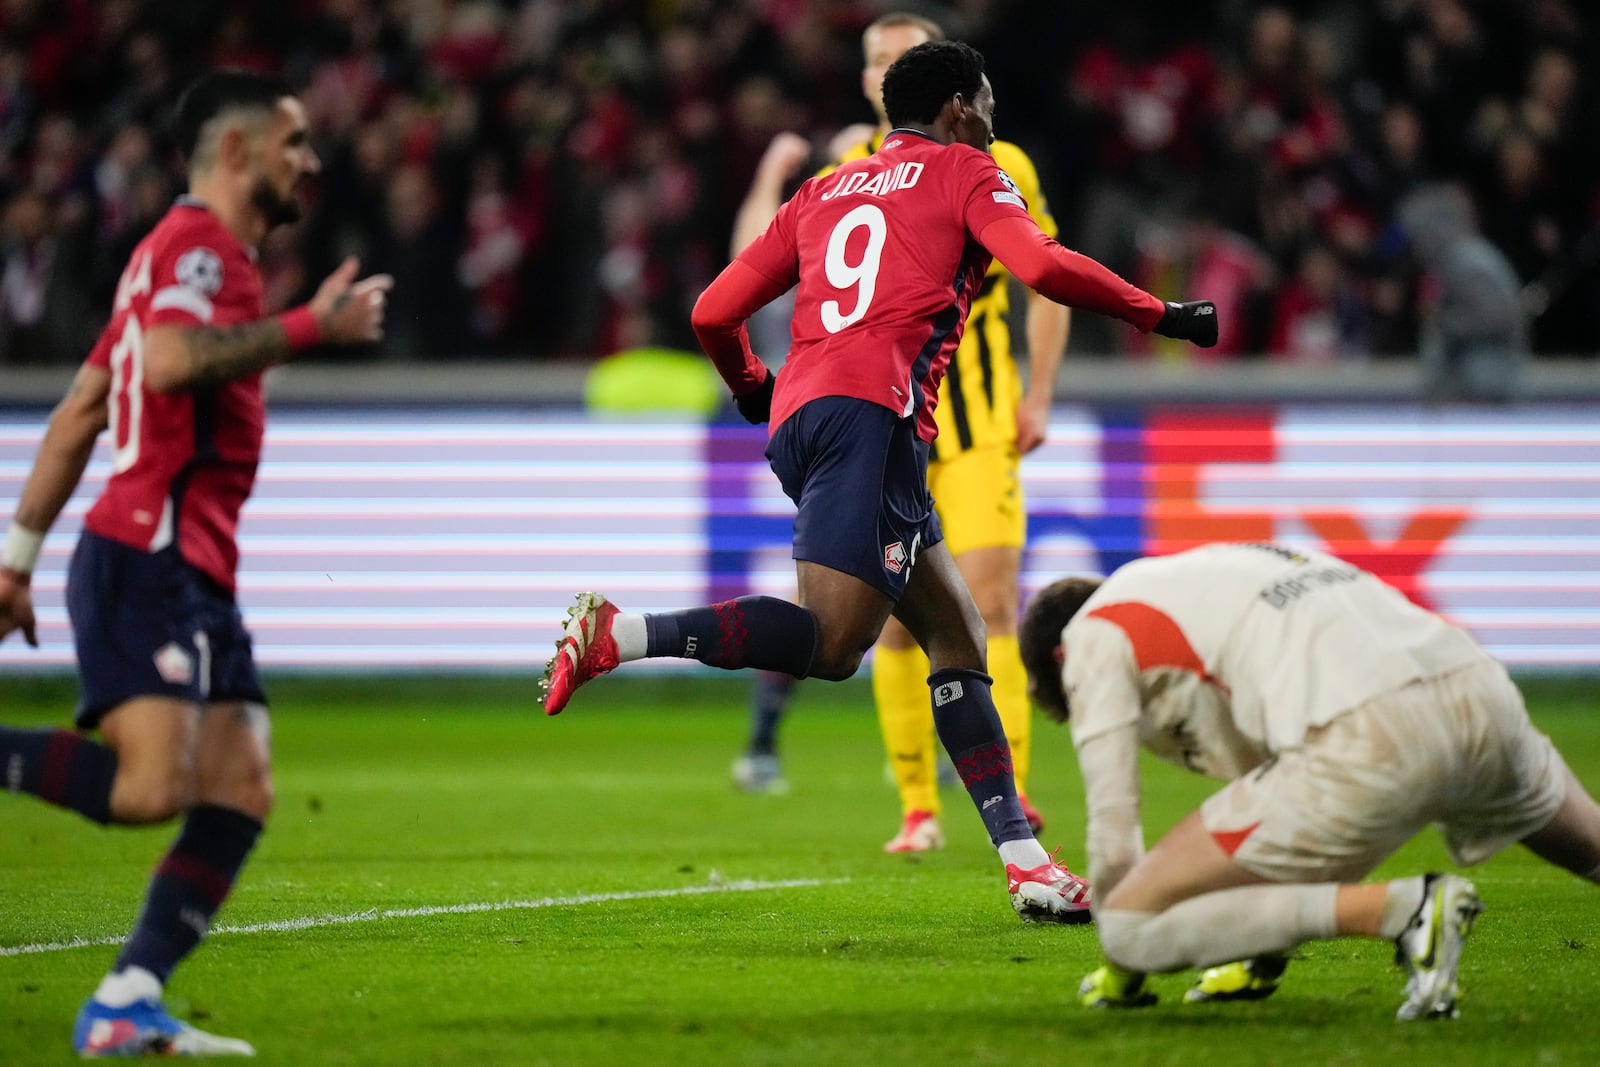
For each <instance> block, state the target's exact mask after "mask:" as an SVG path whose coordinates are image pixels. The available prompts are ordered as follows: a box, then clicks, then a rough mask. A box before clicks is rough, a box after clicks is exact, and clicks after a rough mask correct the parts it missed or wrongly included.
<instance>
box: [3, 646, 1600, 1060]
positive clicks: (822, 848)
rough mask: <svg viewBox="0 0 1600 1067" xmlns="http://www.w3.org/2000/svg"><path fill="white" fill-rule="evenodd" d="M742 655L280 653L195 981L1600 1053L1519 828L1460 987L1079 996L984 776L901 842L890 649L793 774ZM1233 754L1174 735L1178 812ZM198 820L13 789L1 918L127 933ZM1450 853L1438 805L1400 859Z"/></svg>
mask: <svg viewBox="0 0 1600 1067" xmlns="http://www.w3.org/2000/svg"><path fill="white" fill-rule="evenodd" d="M747 685H748V680H747V679H743V678H731V677H727V676H721V675H718V676H715V677H713V676H711V674H710V673H709V672H708V673H707V674H706V675H695V676H693V677H689V676H671V677H660V676H651V677H644V678H640V677H637V676H635V677H632V678H628V677H620V678H612V679H607V680H605V681H603V682H601V683H598V684H596V685H594V686H593V687H591V688H589V689H586V690H585V691H584V692H583V693H582V694H581V695H580V696H579V697H578V699H577V700H576V701H575V702H574V705H573V707H572V708H570V709H569V710H568V712H567V713H566V714H564V715H562V716H561V717H559V718H556V719H546V718H545V716H544V715H542V714H541V713H540V710H539V709H538V707H537V706H536V704H535V703H534V692H535V686H534V683H533V681H532V680H531V679H504V678H502V679H491V680H483V679H470V678H460V679H410V680H407V679H399V680H396V679H378V680H362V681H346V680H333V679H320V680H319V679H278V680H277V682H276V684H274V685H272V687H271V689H272V692H273V696H274V706H275V730H276V733H275V746H276V766H277V785H278V808H277V811H276V814H275V816H274V818H273V821H272V823H271V825H270V826H269V828H268V831H267V834H266V836H265V837H264V839H263V843H262V845H261V848H260V850H259V852H258V853H257V855H256V857H255V859H254V860H253V861H252V863H251V864H250V866H249V867H248V868H247V869H246V871H245V875H244V878H243V880H242V881H241V883H240V885H239V887H238V889H237V891H236V892H235V893H234V895H233V897H232V899H231V900H230V902H229V903H228V905H227V907H226V908H225V910H224V911H223V913H222V915H221V916H219V920H218V922H219V925H220V926H223V927H231V928H235V929H234V930H233V931H232V932H229V931H227V930H220V931H219V932H217V933H216V934H214V935H213V937H212V938H211V939H210V941H209V942H208V943H207V944H206V945H205V946H204V947H202V949H201V950H200V951H199V952H198V953H197V954H196V955H195V956H194V957H192V958H191V960H190V961H189V962H188V963H187V964H186V965H185V966H184V967H183V968H182V969H181V970H180V971H179V972H178V974H177V976H176V978H175V980H174V982H173V985H172V987H171V989H170V990H169V993H170V1003H171V1006H172V1007H173V1008H174V1009H175V1011H176V1012H177V1013H178V1014H180V1015H181V1016H183V1017H186V1018H189V1019H191V1020H192V1021H194V1022H196V1023H197V1024H198V1025H200V1026H202V1027H205V1028H208V1029H212V1030H215V1031H217V1032H219V1033H224V1034H229V1035H237V1036H240V1037H244V1038H246V1039H248V1040H250V1041H252V1042H254V1043H255V1044H256V1046H257V1048H258V1050H259V1052H260V1059H261V1062H264V1063H281V1064H323V1063H326V1064H385V1065H390V1064H563V1065H570V1064H616V1063H622V1064H647V1065H657V1064H697V1065H698V1064H774V1065H776V1064H795V1065H800V1064H804V1065H817V1064H866V1063H887V1064H955V1063H960V1064H997V1065H1004V1067H1017V1065H1029V1064H1045V1063H1074V1064H1085V1065H1088V1064H1094V1065H1111V1064H1216V1065H1219V1067H1243V1065H1248V1064H1285V1063H1294V1064H1301V1065H1310V1064H1371V1063H1404V1064H1408V1065H1409V1064H1422V1063H1448V1064H1451V1065H1452V1067H1465V1065H1473V1064H1494V1065H1497V1067H1500V1065H1506V1064H1543V1065H1560V1064H1585V1063H1594V1062H1595V1060H1596V1057H1597V1056H1600V1052H1597V1051H1596V1050H1597V1048H1600V1022H1596V1016H1595V1007H1594V1006H1595V1005H1596V1004H1597V1003H1600V895H1597V894H1596V891H1595V887H1593V886H1590V885H1587V884H1585V883H1583V882H1580V881H1579V880H1577V879H1575V878H1573V877H1571V876H1570V875H1567V874H1565V873H1563V872H1560V871H1556V870H1554V869H1552V868H1549V867H1546V866H1544V865H1542V864H1540V863H1539V862H1537V861H1535V860H1533V859H1532V858H1531V857H1530V856H1528V855H1526V854H1524V853H1523V852H1521V851H1520V850H1516V849H1513V850H1511V851H1508V852H1507V853H1505V854H1503V855H1501V856H1499V857H1497V858H1496V859H1494V860H1493V861H1491V862H1490V863H1488V864H1486V865H1484V866H1483V867H1480V868H1478V869H1477V870H1476V871H1475V872H1474V875H1473V876H1474V878H1475V880H1476V881H1477V884H1478V886H1479V889H1480V892H1481V894H1482V896H1483V898H1484V900H1485V901H1486V903H1487V905H1488V911H1487V913H1486V914H1485V915H1484V916H1483V918H1482V920H1481V921H1480V923H1479V926H1478V929H1477V932H1476V933H1475V935H1474V937H1473V940H1472V941H1471V942H1470V943H1469V945H1468V948H1467V953H1466V956H1465V959H1464V963H1463V967H1462V985H1463V988H1464V989H1465V991H1466V992H1465V998H1464V1000H1463V1004H1462V1018H1461V1019H1459V1020H1457V1021H1456V1022H1453V1023H1432V1024H1404V1025H1402V1024H1397V1023H1395V1022H1394V1021H1393V1014H1394V1010H1395V1008H1396V1006H1397V1005H1398V1004H1399V1002H1400V988H1401V984H1402V983H1401V978H1400V973H1399V971H1398V970H1397V969H1395V967H1394V966H1393V964H1392V962H1391V959H1390V950H1389V948H1388V946H1387V945H1385V944H1380V943H1377V942H1362V941H1353V940H1351V941H1342V942H1336V943H1329V944H1320V945H1314V946H1310V947H1308V948H1306V949H1305V950H1304V951H1303V952H1302V954H1301V958H1300V960H1299V961H1298V962H1297V963H1295V964H1294V965H1293V966H1292V967H1291V969H1290V971H1289V974H1288V976H1287V979H1286V981H1285V985H1284V987H1283V988H1282V989H1281V990H1280V991H1279V993H1278V995H1277V996H1275V997H1273V998H1271V999H1269V1000H1267V1001H1264V1002H1261V1003H1258V1004H1250V1005H1208V1006H1188V1005H1184V1004H1183V1003H1181V1001H1182V993H1183V990H1184V989H1185V988H1186V986H1187V984H1188V982H1189V981H1190V979H1191V977H1192V976H1185V975H1173V976H1168V977H1163V978H1159V979H1157V980H1156V988H1157V990H1158V991H1159V992H1160V993H1161V994H1162V1002H1161V1004H1159V1005H1158V1006H1156V1007H1155V1008H1152V1009H1149V1010H1147V1011H1142V1012H1134V1013H1109V1014H1108V1013H1095V1012H1089V1011H1085V1010H1083V1009H1080V1008H1079V1007H1078V1006H1077V1004H1076V1002H1075V999H1074V996H1073V994H1074V991H1075V989H1076V986H1077V982H1078V979H1079V978H1080V977H1081V976H1082V975H1083V974H1084V973H1085V972H1087V971H1088V970H1090V969H1091V968H1092V967H1094V966H1095V965H1096V963H1097V947H1096V942H1095V939H1094V933H1093V931H1092V929H1088V928H1061V927H1036V926H1026V925H1024V924H1022V923H1021V922H1019V921H1017V919H1016V918H1015V916H1014V915H1013V914H1012V912H1011V909H1010V907H1009V905H1008V904H1007V901H1006V896H1005V887H1004V884H1003V881H1002V876H1001V872H1000V869H999V865H998V863H997V862H996V860H995V857H994V854H993V852H992V850H991V849H990V848H989V846H988V844H987V841H986V840H985V839H984V837H983V833H982V826H981V823H980V822H979V820H978V818H977V816H976V814H975V813H974V812H973V811H972V810H971V808H970V806H969V804H968V801H967V800H966V797H965V795H964V794H962V793H960V792H959V791H957V792H953V793H952V792H946V794H945V804H946V817H945V823H946V830H947V832H948V833H949V836H950V839H951V840H950V844H949V847H948V848H947V849H946V850H945V851H944V852H941V853H936V854H932V855H930V856H927V857H922V858H916V857H892V856H886V855H884V854H883V853H882V852H881V851H880V846H881V844H882V843H883V841H884V840H886V839H887V838H888V837H889V835H890V833H891V832H892V831H893V829H894V827H895V822H896V818H897V808H896V802H895V798H894V794H893V791H892V789H891V788H890V787H889V786H888V785H886V784H885V781H884V770H883V768H884V758H883V754H882V750H881V746H880V744H879V741H878V738H877V728H876V723H875V721H874V718H873V715H872V712H871V709H870V704H869V698H868V694H867V690H866V688H865V687H864V686H863V685H861V684H859V683H850V684H845V685H828V684H825V683H811V684H809V685H807V686H805V687H803V688H802V690H801V696H800V699H799V701H798V703H797V706H796V709H795V713H794V715H793V716H792V718H791V719H790V721H789V722H788V724H787V729H786V733H785V742H786V757H787V758H786V766H787V770H788V773H789V776H790V779H791V781H792V783H793V786H794V788H793V791H792V793H791V794H790V795H788V796H784V797H748V796H744V795H741V794H739V793H737V792H736V791H735V790H734V789H733V788H732V787H731V786H730V785H729V782H728V776H727V772H728V765H729V762H730V760H731V758H732V757H733V755H734V754H735V752H736V750H737V748H738V746H739V744H740V742H741V741H742V738H743V733H744V728H745V713H744V701H745V699H746V695H747V693H748V689H747ZM1589 688H1590V687H1588V686H1587V685H1585V684H1582V683H1578V682H1564V683H1543V684H1538V685H1532V686H1529V687H1528V689H1529V693H1530V706H1531V707H1532V708H1533V711H1534V716H1535V719H1536V721H1537V722H1538V723H1539V725H1540V726H1541V727H1542V728H1544V729H1545V730H1547V731H1548V732H1549V733H1550V734H1551V735H1552V736H1553V737H1554V738H1555V740H1556V743H1557V744H1558V745H1559V746H1560V747H1561V748H1562V750H1563V751H1564V752H1565V754H1566V755H1567V757H1568V759H1569V761H1570V762H1571V764H1572V765H1573V768H1574V769H1575V770H1576V771H1577V773H1578V775H1579V777H1580V778H1581V779H1583V780H1585V781H1586V782H1588V783H1589V785H1590V786H1591V788H1600V711H1597V709H1596V708H1595V707H1594V706H1593V704H1592V702H1591V700H1590V699H1589V697H1588V693H1589ZM71 698H72V689H71V687H70V686H69V685H67V684H65V683H64V682H61V681H30V680H27V679H17V678H10V679H6V680H5V681H4V683H3V685H0V719H3V721H5V722H7V723H9V724H33V723H37V724H44V723H61V722H64V721H65V720H66V717H67V716H66V709H67V707H68V706H69V704H70V700H71ZM1209 789H1210V786H1209V785H1208V783H1206V782H1204V781H1203V780H1201V779H1198V778H1195V777H1193V776H1189V775H1186V774H1184V773H1182V772H1179V771H1176V770H1173V769H1170V768H1166V767H1164V766H1161V765H1157V764H1149V765H1147V779H1146V798H1147V799H1146V815H1145V825H1146V832H1147V837H1148V839H1149V840H1150V841H1154V840H1155V838H1156V836H1157V835H1159V833H1160V832H1161V831H1162V830H1163V829H1165V828H1166V827H1167V826H1169V825H1171V824H1172V823H1173V822H1175V821H1176V820H1177V819H1178V818H1179V817H1180V816H1181V815H1182V814H1184V813H1185V812H1186V811H1188V810H1189V809H1190V808H1191V807H1193V806H1194V805H1195V804H1196V803H1197V802H1198V801H1199V800H1200V799H1201V798H1202V797H1203V796H1204V795H1205V794H1206V793H1207V791H1208V790H1209ZM1030 793H1031V794H1032V796H1033V798H1034V800H1035V801H1036V802H1037V804H1038V805H1039V807H1040V808H1041V810H1043V811H1044V813H1045V815H1046V817H1047V818H1048V819H1049V821H1050V825H1049V826H1048V827H1047V829H1046V831H1045V834H1044V835H1043V837H1044V840H1045V842H1046V844H1047V846H1052V847H1053V846H1054V845H1057V844H1059V845H1063V846H1065V848H1064V852H1063V855H1064V856H1065V857H1067V858H1068V859H1069V860H1076V859H1077V858H1079V857H1080V856H1081V853H1082V847H1083V829H1082V797H1081V794H1080V786H1079V780H1078V777H1077V772H1076V767H1075V762H1074V759H1073V755H1072V751H1071V745H1070V743H1069V740H1068V737H1067V735H1066V733H1065V732H1064V731H1062V730H1060V729H1058V728H1056V727H1053V726H1051V725H1050V724H1048V723H1046V722H1044V721H1043V720H1037V722H1036V727H1035V756H1034V776H1033V782H1032V787H1031V789H1030ZM171 832H172V831H171V830H170V829H157V830H141V831H129V830H100V829H98V828H95V827H93V826H91V825H89V824H87V823H85V822H83V821H81V820H79V819H77V818H75V817H73V816H69V815H66V814H63V813H60V812H57V811H54V810H53V809H49V808H46V807H45V806H44V805H41V804H39V803H37V802H35V801H32V800H30V799H27V798H18V797H10V796H5V797H0V947H4V948H8V949H15V948H16V947H18V946H34V945H44V944H56V945H61V944H65V943H69V942H72V941H74V940H75V939H84V940H88V941H91V942H93V941H97V940H99V939H114V938H116V937H117V936H118V935H120V934H121V933H123V932H124V931H125V930H126V929H127V927H128V925H129V924H130V923H131V921H132V919H133V917H134V913H135V911H136V910H137V907H138V901H139V897H140V893H141V890H142V887H143V884H144V881H145V879H146V877H147V875H148V872H149V870H150V869H151V867H152V865H153V864H154V863H155V861H156V859H157V858H158V856H159V855H160V853H161V851H162V850H163V848H164V846H165V843H166V841H167V840H168V839H169V838H170V836H171ZM1439 868H1445V869H1447V868H1448V861H1447V860H1446V858H1445V855H1444V850H1443V847H1442V845H1441V844H1440V842H1439V840H1438V837H1437V835H1436V834H1433V833H1432V832H1430V833H1429V834H1427V835H1425V836H1424V837H1423V838H1421V839H1420V840H1418V841H1417V842H1415V843H1414V844H1412V845H1411V846H1409V847H1408V848H1407V849H1405V850H1404V851H1403V852H1402V853H1401V854H1400V855H1398V856H1397V857H1395V858H1394V859H1393V860H1392V861H1391V862H1390V863H1389V864H1387V865H1386V866H1385V867H1384V869H1383V871H1382V872H1380V873H1382V874H1393V873H1412V872H1417V871H1421V870H1425V869H1439ZM747 881H753V882H784V881H797V882H803V883H806V884H798V885H790V886H784V887H775V888H766V889H758V890H743V889H741V888H740V887H741V883H743V882H747ZM690 890H701V891H699V892H689V891H690ZM704 890H714V891H704ZM658 891H659V892H658ZM651 893H658V895H646V894H651ZM519 902H520V904H519ZM507 904H510V905H513V906H502V905H507ZM534 904H537V905H539V906H522V905H534ZM471 905H484V906H494V907H484V908H480V909H479V910H469V909H468V908H466V907H464V906H471ZM445 908H454V909H455V910H440V909H445ZM334 919H341V920H343V921H339V922H334V921H332V920H334ZM304 920H322V922H320V923H318V924H311V923H306V922H304ZM269 924H280V926H281V928H272V927H271V926H270V925H269ZM241 927H242V928H244V929H238V928H241ZM264 927H265V928H264ZM114 954H115V949H114V948H113V947H110V946H109V945H106V944H90V945H87V946H83V947H74V948H57V949H53V950H51V951H44V952H30V953H27V954H14V953H13V954H6V955H0V1064H4V1065H8V1067H15V1065H21V1064H36V1063H64V1062H68V1061H69V1060H70V1058H71V1057H70V1052H69V1050H68V1047H67V1040H68V1032H69V1028H70V1025H71V1020H72V1016H73V1013H74V1011H75V1010H76V1008H77V1006H78V1004H79V1002H80V1001H81V999H82V998H83V997H84V996H85V995H87V993H88V991H89V990H91V989H92V988H93V986H94V983H95V982H96V981H97V980H98V978H99V976H100V975H101V973H102V972H103V971H104V969H105V967H106V965H107V964H108V963H109V962H110V960H111V959H112V957H113V955H114Z"/></svg>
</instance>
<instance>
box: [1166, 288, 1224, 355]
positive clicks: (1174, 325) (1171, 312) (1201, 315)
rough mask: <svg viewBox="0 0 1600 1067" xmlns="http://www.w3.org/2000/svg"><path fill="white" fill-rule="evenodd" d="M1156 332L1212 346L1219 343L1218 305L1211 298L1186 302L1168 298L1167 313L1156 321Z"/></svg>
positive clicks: (1203, 346) (1204, 345) (1207, 346)
mask: <svg viewBox="0 0 1600 1067" xmlns="http://www.w3.org/2000/svg"><path fill="white" fill-rule="evenodd" d="M1154 332H1155V333H1159V334H1160V335H1161V336H1162V337H1176V338H1177V339H1178V340H1180V341H1192V342H1194V343H1195V344H1197V345H1199V346H1200V347H1201V348H1211V347H1212V346H1214V345H1215V344H1216V343H1217V305H1215V304H1213V303H1212V302H1211V301H1209V300H1191V301H1189V302H1188V303H1186V304H1179V303H1176V302H1174V301H1171V300H1168V301H1167V310H1166V313H1165V314H1163V315H1162V316H1161V321H1160V322H1158V323H1156V325H1155V330H1154Z"/></svg>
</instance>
